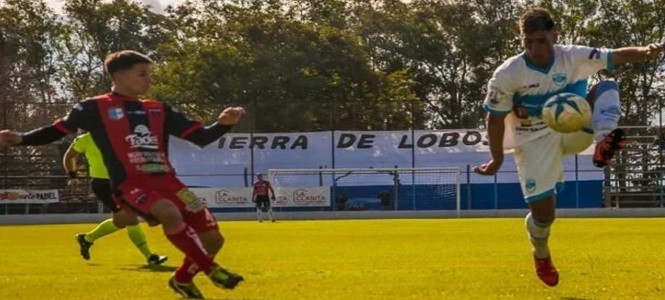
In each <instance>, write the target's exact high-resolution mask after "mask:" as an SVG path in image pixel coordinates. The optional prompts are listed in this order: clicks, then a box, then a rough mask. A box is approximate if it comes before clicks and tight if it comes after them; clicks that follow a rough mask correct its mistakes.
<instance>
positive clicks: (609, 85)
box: [587, 80, 619, 106]
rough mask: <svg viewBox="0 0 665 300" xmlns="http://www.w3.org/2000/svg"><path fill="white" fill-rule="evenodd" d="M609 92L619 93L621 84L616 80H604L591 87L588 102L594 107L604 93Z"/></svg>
mask: <svg viewBox="0 0 665 300" xmlns="http://www.w3.org/2000/svg"><path fill="white" fill-rule="evenodd" d="M607 91H617V92H618V91H619V83H618V82H616V81H614V80H603V81H601V82H599V83H598V84H596V85H594V86H592V87H591V90H589V94H588V95H587V100H588V101H589V103H590V104H591V106H593V104H594V103H595V102H596V99H598V97H600V95H602V94H603V93H605V92H607Z"/></svg>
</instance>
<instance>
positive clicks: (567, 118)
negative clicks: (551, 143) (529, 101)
mask: <svg viewBox="0 0 665 300" xmlns="http://www.w3.org/2000/svg"><path fill="white" fill-rule="evenodd" d="M591 114H592V112H591V106H590V105H589V102H588V101H586V99H584V98H582V97H580V96H579V95H576V94H573V93H561V94H558V95H554V96H552V97H550V98H549V99H547V101H545V104H543V110H542V116H543V121H545V124H547V126H549V127H550V128H552V129H553V130H554V131H558V132H562V133H570V132H576V131H579V130H580V129H582V127H584V126H586V125H588V124H589V120H591Z"/></svg>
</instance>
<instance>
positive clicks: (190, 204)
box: [116, 174, 219, 232]
mask: <svg viewBox="0 0 665 300" xmlns="http://www.w3.org/2000/svg"><path fill="white" fill-rule="evenodd" d="M117 190H118V192H119V193H120V196H119V199H118V198H117V199H116V200H119V201H118V202H119V204H120V205H121V207H123V208H130V209H131V210H133V211H134V212H136V213H138V214H139V215H140V216H141V217H143V219H145V220H146V221H147V222H148V223H149V224H150V225H152V226H154V225H157V224H159V222H158V221H157V219H156V218H155V217H154V216H152V214H151V213H150V212H151V209H152V206H153V205H154V204H155V202H157V201H159V200H162V199H167V200H169V201H171V202H172V203H173V204H175V205H176V207H178V209H179V210H180V213H181V214H182V218H183V220H184V221H185V223H187V224H188V225H189V226H191V227H192V228H193V229H194V230H195V231H196V232H206V231H210V230H218V228H219V227H218V226H217V220H216V219H215V217H214V216H213V215H212V213H210V210H208V207H206V205H205V203H204V202H203V201H201V200H199V199H198V198H197V197H196V195H194V193H192V192H191V191H190V190H189V189H188V188H187V186H185V185H184V184H183V183H182V182H180V180H178V178H176V177H175V176H173V175H170V174H166V175H150V176H143V177H140V178H130V179H127V180H125V181H124V182H123V183H122V184H120V185H119V186H118V187H117Z"/></svg>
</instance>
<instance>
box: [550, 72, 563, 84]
mask: <svg viewBox="0 0 665 300" xmlns="http://www.w3.org/2000/svg"><path fill="white" fill-rule="evenodd" d="M552 81H554V83H556V84H558V85H562V84H564V83H565V82H566V73H556V74H554V75H552Z"/></svg>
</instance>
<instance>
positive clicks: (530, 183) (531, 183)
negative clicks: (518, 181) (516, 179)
mask: <svg viewBox="0 0 665 300" xmlns="http://www.w3.org/2000/svg"><path fill="white" fill-rule="evenodd" d="M524 186H525V187H526V191H527V192H529V193H533V192H534V191H535V190H536V180H535V179H533V178H529V179H527V180H526V182H525V183H524Z"/></svg>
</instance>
